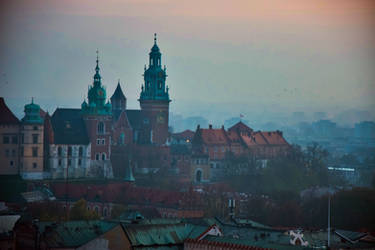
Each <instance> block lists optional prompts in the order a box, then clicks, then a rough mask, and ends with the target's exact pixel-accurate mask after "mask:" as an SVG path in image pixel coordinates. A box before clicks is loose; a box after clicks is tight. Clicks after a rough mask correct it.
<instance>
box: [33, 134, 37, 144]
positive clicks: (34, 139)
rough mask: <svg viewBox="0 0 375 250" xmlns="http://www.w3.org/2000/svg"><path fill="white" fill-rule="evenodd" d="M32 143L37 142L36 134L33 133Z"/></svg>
mask: <svg viewBox="0 0 375 250" xmlns="http://www.w3.org/2000/svg"><path fill="white" fill-rule="evenodd" d="M33 143H34V144H37V143H38V134H33Z"/></svg>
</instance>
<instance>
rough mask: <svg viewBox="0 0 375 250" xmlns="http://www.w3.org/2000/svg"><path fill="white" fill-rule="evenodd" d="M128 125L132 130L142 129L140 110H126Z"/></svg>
mask: <svg viewBox="0 0 375 250" xmlns="http://www.w3.org/2000/svg"><path fill="white" fill-rule="evenodd" d="M126 115H127V116H128V119H129V122H130V125H131V126H132V128H133V129H139V128H141V127H142V123H143V119H142V118H143V116H142V112H141V110H135V109H128V110H126Z"/></svg>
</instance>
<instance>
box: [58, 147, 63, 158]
mask: <svg viewBox="0 0 375 250" xmlns="http://www.w3.org/2000/svg"><path fill="white" fill-rule="evenodd" d="M57 155H58V156H60V157H61V156H62V148H61V147H60V146H59V147H58V148H57Z"/></svg>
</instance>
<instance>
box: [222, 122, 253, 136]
mask: <svg viewBox="0 0 375 250" xmlns="http://www.w3.org/2000/svg"><path fill="white" fill-rule="evenodd" d="M228 131H237V132H239V133H244V132H246V133H249V134H250V133H251V132H253V130H252V129H251V128H250V127H248V126H247V125H246V124H245V123H243V122H242V121H239V122H237V123H236V124H234V125H233V126H232V127H230V128H229V129H228Z"/></svg>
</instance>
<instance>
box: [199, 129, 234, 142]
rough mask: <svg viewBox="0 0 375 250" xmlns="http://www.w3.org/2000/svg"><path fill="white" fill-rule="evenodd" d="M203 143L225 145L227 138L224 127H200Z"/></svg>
mask: <svg viewBox="0 0 375 250" xmlns="http://www.w3.org/2000/svg"><path fill="white" fill-rule="evenodd" d="M200 131H201V137H202V140H203V143H204V144H215V145H224V144H225V145H226V144H228V138H227V136H226V134H225V130H224V129H213V128H209V129H200Z"/></svg>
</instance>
